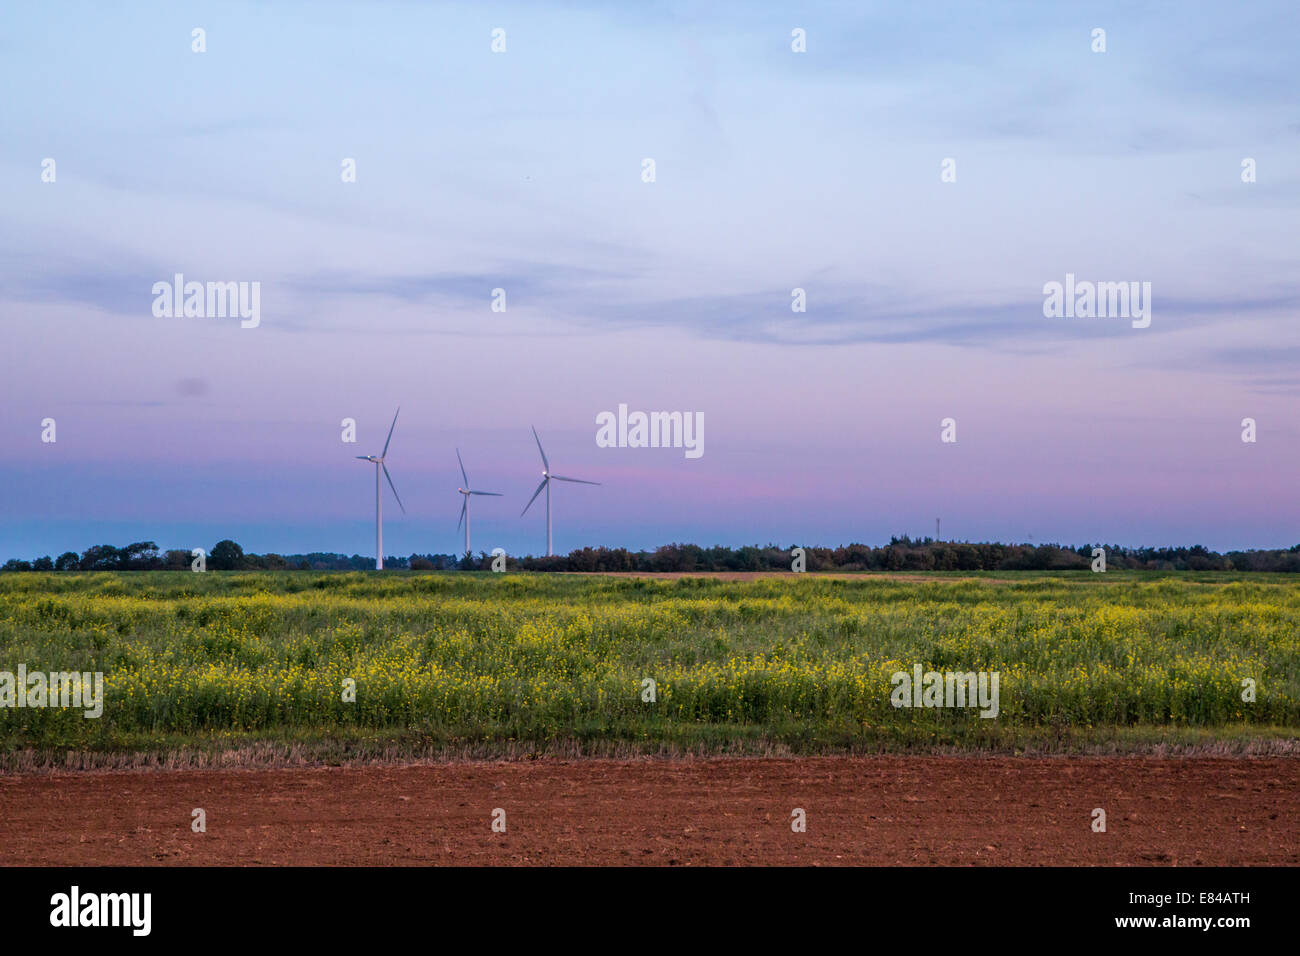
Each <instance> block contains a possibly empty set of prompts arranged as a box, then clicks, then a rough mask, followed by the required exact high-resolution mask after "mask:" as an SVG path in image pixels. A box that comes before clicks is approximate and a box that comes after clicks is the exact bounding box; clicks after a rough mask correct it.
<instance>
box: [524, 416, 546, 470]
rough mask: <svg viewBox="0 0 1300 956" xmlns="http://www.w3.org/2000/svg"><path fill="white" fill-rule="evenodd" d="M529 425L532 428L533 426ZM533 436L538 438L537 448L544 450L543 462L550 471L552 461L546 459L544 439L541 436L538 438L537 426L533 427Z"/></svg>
mask: <svg viewBox="0 0 1300 956" xmlns="http://www.w3.org/2000/svg"><path fill="white" fill-rule="evenodd" d="M529 427H530V428H531V427H532V426H531V425H530V426H529ZM533 438H536V439H537V450H538V451H541V452H542V464H543V465H544V466H545V467H546V470H547V471H550V470H551V463H550V462H549V461H547V460H546V452H544V451H542V440H541V439H540V438H537V429H536V428H533Z"/></svg>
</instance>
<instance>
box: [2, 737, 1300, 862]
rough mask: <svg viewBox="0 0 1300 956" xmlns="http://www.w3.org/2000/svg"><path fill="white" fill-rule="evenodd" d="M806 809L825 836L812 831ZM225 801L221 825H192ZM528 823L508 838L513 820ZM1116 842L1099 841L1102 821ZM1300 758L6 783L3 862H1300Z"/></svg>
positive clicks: (372, 770)
mask: <svg viewBox="0 0 1300 956" xmlns="http://www.w3.org/2000/svg"><path fill="white" fill-rule="evenodd" d="M797 807H798V808H803V809H804V810H805V811H806V814H807V831H806V832H804V833H796V832H793V831H792V830H791V821H792V819H793V817H792V815H791V814H792V811H793V810H794V809H795V808H797ZM195 808H202V809H203V810H205V811H206V822H207V832H206V833H195V832H193V831H192V829H191V820H192V811H193V810H194V809H195ZM496 808H501V809H503V810H504V811H505V817H506V832H505V833H494V832H493V831H492V828H491V823H492V817H493V811H494V810H495V809H496ZM1094 808H1102V809H1104V810H1105V811H1106V832H1105V833H1096V832H1093V830H1092V820H1093V809H1094ZM1297 863H1300V759H1295V758H1288V757H1281V758H1264V759H1256V758H1217V757H1184V758H1151V757H1047V758H1031V757H938V756H917V757H899V756H881V757H814V758H798V759H784V758H709V759H705V758H697V759H674V760H651V759H645V760H632V761H623V760H595V759H587V760H553V759H542V760H537V761H515V762H480V763H469V762H466V763H446V764H432V765H408V766H392V765H388V766H382V765H381V766H345V767H322V768H311V769H301V768H295V769H283V770H237V771H226V770H197V771H129V772H123V771H111V772H77V773H62V772H61V773H45V774H11V775H7V776H4V777H0V864H3V865H31V864H40V865H54V864H57V865H71V866H84V865H105V864H107V865H127V864H131V865H195V864H208V865H277V864H309V865H319V864H325V865H353V864H372V865H400V864H422V865H429V864H471V865H476V864H482V865H503V864H505V865H513V864H525V865H527V864H533V865H540V864H587V865H609V864H614V865H620V864H650V865H701V864H715V865H717V864H759V865H766V864H779V865H817V866H826V865H844V864H859V865H864V864H865V865H877V866H879V865H891V864H951V865H970V864H1011V865H1040V864H1063V865H1077V864H1084V865H1090V864H1091V865H1114V864H1120V865H1124V864H1131V865H1138V866H1143V865H1147V866H1149V865H1180V866H1199V865H1258V864H1269V865H1283V864H1290V865H1295V864H1297Z"/></svg>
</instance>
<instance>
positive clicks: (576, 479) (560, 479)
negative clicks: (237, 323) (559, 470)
mask: <svg viewBox="0 0 1300 956" xmlns="http://www.w3.org/2000/svg"><path fill="white" fill-rule="evenodd" d="M551 477H552V478H554V479H555V480H556V481H572V482H576V483H577V484H580V485H598V484H600V482H599V481H583V480H582V479H581V478H565V477H564V476H562V475H551Z"/></svg>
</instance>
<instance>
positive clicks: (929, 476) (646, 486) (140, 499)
mask: <svg viewBox="0 0 1300 956" xmlns="http://www.w3.org/2000/svg"><path fill="white" fill-rule="evenodd" d="M122 6H123V9H114V8H112V7H105V6H104V5H97V4H61V3H50V4H39V5H36V4H32V5H21V6H20V5H9V6H8V7H6V8H5V10H4V11H3V12H0V82H3V86H4V89H5V90H6V93H5V94H3V95H4V102H5V122H4V123H3V124H0V191H2V192H0V203H2V204H3V209H4V213H3V215H4V217H5V220H6V221H5V228H4V230H3V231H2V232H0V253H2V254H0V330H2V331H0V335H2V336H3V344H4V349H3V356H4V358H3V362H2V364H0V372H2V373H3V378H2V379H0V396H2V397H3V400H4V404H5V408H6V410H7V413H6V415H5V416H4V417H3V419H0V484H3V486H4V487H5V489H6V494H5V495H4V496H3V500H2V501H0V557H8V556H13V555H21V556H30V555H32V554H37V553H47V552H50V553H57V552H59V551H62V550H65V549H69V548H71V549H76V550H80V549H82V548H84V547H86V546H88V545H90V544H92V543H98V542H101V541H107V542H116V543H125V542H126V541H127V540H137V539H141V538H145V539H153V540H156V541H158V542H159V543H160V544H162V545H163V546H167V547H194V546H210V545H211V544H212V542H213V541H215V540H216V539H217V538H218V537H234V538H236V539H237V540H239V541H240V542H241V543H243V544H244V545H245V547H246V548H249V549H251V550H259V551H261V550H281V551H299V550H339V551H345V552H349V553H351V552H354V551H357V552H361V553H369V551H370V550H371V549H372V547H373V488H372V487H371V481H372V477H373V476H372V470H371V469H370V468H369V467H368V466H363V464H362V463H360V462H356V461H355V460H354V459H353V455H355V454H365V453H369V452H372V451H375V450H376V449H377V447H378V446H379V445H381V444H382V437H383V433H384V432H385V431H386V430H387V425H388V422H389V421H390V420H391V417H392V414H393V409H394V408H396V407H397V406H398V405H399V404H400V405H401V406H402V407H403V412H402V419H401V421H400V422H399V425H398V429H397V433H396V435H395V437H394V444H393V449H392V455H391V459H390V469H391V470H392V473H393V477H394V480H395V481H396V482H397V486H398V489H399V490H400V491H401V493H402V496H403V499H404V501H405V502H406V505H407V507H408V514H407V515H405V516H402V515H400V514H399V513H398V512H397V510H396V508H395V507H394V506H393V505H392V502H391V499H390V501H389V502H388V504H387V505H386V507H385V519H386V520H385V544H386V550H389V551H390V552H393V553H402V554H406V553H411V552H413V551H419V552H425V551H435V552H443V551H451V550H454V549H455V548H457V547H458V544H459V541H460V539H459V536H458V535H457V533H456V531H455V522H456V516H457V513H458V510H459V506H460V502H459V496H458V495H457V494H456V492H455V489H456V487H457V485H458V484H459V483H460V481H459V477H460V476H459V472H458V470H457V468H456V462H455V453H454V449H455V448H456V447H457V446H459V447H460V449H461V451H462V454H464V456H465V459H466V464H467V466H468V467H469V468H470V475H471V478H473V479H474V481H475V483H476V484H478V485H481V486H482V487H485V488H490V489H492V490H496V491H502V492H504V493H505V494H506V497H505V498H503V499H492V500H490V501H489V502H487V503H485V504H484V505H483V506H482V507H477V508H476V513H475V522H474V530H475V540H474V545H475V548H476V550H477V549H480V548H482V549H488V548H491V547H495V546H501V547H505V548H506V549H507V550H510V551H512V552H523V551H532V552H535V551H538V550H540V549H541V548H542V547H544V542H545V537H544V536H545V527H544V517H539V514H538V513H537V512H536V511H531V512H530V513H529V515H528V516H527V518H525V519H522V520H521V519H520V518H519V511H520V509H521V508H522V507H523V504H524V502H526V501H527V498H528V495H529V494H531V492H532V489H533V487H534V486H535V484H536V481H537V479H538V475H537V473H538V471H539V470H540V462H539V461H538V459H537V455H536V449H535V447H534V446H533V444H532V436H531V433H530V431H529V426H530V425H535V426H536V427H537V429H538V431H539V432H540V433H541V434H542V437H543V440H544V441H545V442H546V445H547V451H548V454H550V456H551V458H552V461H553V463H554V464H555V466H556V469H557V470H558V471H560V472H561V473H565V474H575V475H577V476H578V477H585V478H591V479H593V480H598V481H601V482H603V484H602V487H601V488H590V489H589V488H580V487H579V488H569V487H565V488H562V489H559V490H557V493H556V499H555V503H554V504H555V522H556V547H557V550H569V549H570V548H573V547H580V546H582V545H584V544H609V545H626V546H629V547H652V546H654V545H656V544H660V543H665V542H667V541H671V540H691V541H696V542H700V543H705V544H709V543H715V542H722V543H729V544H740V543H750V542H767V541H776V542H780V543H783V544H790V543H818V544H835V543H840V542H847V541H850V540H863V541H868V542H879V541H882V540H887V539H888V537H889V535H891V534H894V533H912V534H924V533H929V532H930V531H931V530H932V529H933V524H934V518H935V517H936V516H942V517H943V521H944V525H943V528H944V532H945V536H948V535H951V536H953V537H957V538H967V539H972V540H979V539H990V538H992V539H1003V540H1007V539H1014V540H1026V539H1028V538H1029V537H1031V536H1032V538H1033V539H1034V540H1064V541H1077V542H1083V541H1093V540H1107V541H1116V542H1121V543H1130V544H1159V543H1185V544H1190V543H1195V542H1200V543H1204V544H1207V545H1210V546H1212V547H1221V548H1227V547H1251V546H1254V547H1276V546H1289V545H1291V544H1294V543H1296V542H1297V541H1300V530H1298V523H1297V517H1298V515H1297V506H1296V502H1295V493H1294V487H1295V475H1296V471H1297V464H1300V454H1298V453H1297V449H1298V448H1300V413H1298V412H1297V399H1298V398H1300V364H1298V363H1297V358H1300V332H1298V331H1297V324H1296V312H1297V307H1298V306H1300V259H1298V257H1297V252H1298V251H1300V250H1298V249H1297V245H1298V240H1297V235H1298V231H1297V228H1296V223H1297V212H1298V211H1300V109H1298V108H1297V106H1296V99H1295V90H1296V80H1297V67H1296V65H1295V63H1296V61H1295V56H1294V50H1295V49H1296V48H1297V41H1298V40H1300V30H1298V29H1297V27H1300V10H1298V8H1297V7H1296V6H1295V5H1294V4H1291V3H1248V4H1243V5H1232V6H1228V5H1222V4H1215V5H1198V4H1128V3H1125V4H1087V5H1084V4H1079V5H1073V4H1028V3H1026V4H1006V5H997V6H985V5H974V4H959V3H952V4H944V3H934V4H913V5H903V4H890V5H885V4H825V5H822V4H757V5H739V4H738V5H727V4H722V5H707V9H701V8H702V7H704V6H705V5H691V4H637V5H622V4H596V3H590V4H522V5H498V4H463V5H454V4H447V5H443V4H419V3H396V4H328V3H324V4H322V3H313V4H294V3H265V4H239V3H230V4H227V3H222V4H135V3H133V4H127V5H122ZM195 27H202V28H203V29H204V30H205V31H206V45H207V50H206V52H204V53H201V54H198V53H194V52H192V50H191V30H192V29H193V28H195ZM1096 27H1101V28H1103V29H1105V30H1106V41H1107V50H1106V52H1105V53H1101V54H1098V53H1093V52H1092V50H1091V48H1090V47H1091V42H1092V41H1091V33H1092V30H1093V29H1094V28H1096ZM494 28H502V29H504V30H505V32H506V52H504V53H493V52H492V51H491V49H490V44H491V32H492V30H493V29H494ZM795 28H802V29H804V30H805V31H806V34H807V52H806V53H801V54H796V53H793V52H792V51H791V48H790V44H791V31H792V30H793V29H795ZM647 157H649V158H653V159H654V160H655V164H656V181H655V182H653V183H645V182H643V181H642V179H641V169H642V161H643V159H645V158H647ZM1246 157H1250V158H1253V159H1254V160H1255V162H1256V168H1257V181H1256V182H1254V183H1250V184H1247V183H1243V182H1242V180H1241V163H1242V160H1243V158H1246ZM45 158H53V159H54V160H55V161H56V164H57V179H56V181H55V182H54V183H45V182H42V181H41V168H42V166H41V164H42V160H43V159H45ZM344 158H353V159H355V160H356V164H357V181H356V182H354V183H344V182H342V181H341V179H340V164H341V162H342V160H343V159H344ZM945 158H953V159H955V161H956V169H957V179H956V181H955V182H951V183H944V182H941V181H940V164H941V162H942V161H943V160H944V159H945ZM176 272H181V273H184V274H185V275H186V276H187V277H188V278H191V279H197V280H200V281H206V280H248V281H259V282H260V283H261V289H262V318H261V324H260V326H259V327H258V328H256V329H241V328H240V327H239V323H238V322H237V321H230V320H225V319H215V318H189V319H184V318H157V317H155V316H154V315H153V314H152V311H151V304H152V294H151V287H152V284H153V283H154V282H156V281H159V280H170V278H171V276H172V275H173V274H174V273H176ZM1067 272H1069V273H1074V274H1075V275H1077V276H1079V277H1081V278H1090V279H1094V280H1101V281H1129V280H1134V281H1149V282H1151V284H1152V289H1153V301H1154V308H1153V316H1152V323H1151V326H1150V327H1149V328H1147V329H1140V330H1139V329H1133V328H1131V327H1130V325H1129V323H1128V322H1127V321H1125V320H1122V319H1113V318H1105V319H1103V318H1095V319H1073V320H1067V319H1047V318H1045V317H1044V316H1043V313H1042V301H1043V295H1042V287H1043V285H1044V283H1047V282H1050V281H1061V280H1063V278H1064V276H1065V274H1066V273H1067ZM796 287H798V288H803V289H805V290H806V294H807V301H808V308H807V311H806V312H804V313H792V312H791V309H790V302H791V290H792V289H794V288H796ZM494 288H504V289H505V290H506V295H507V302H508V307H507V311H506V312H505V313H495V312H493V311H491V308H490V303H491V294H492V290H493V289H494ZM619 403H627V404H629V405H630V406H631V407H632V408H634V409H637V408H639V409H645V410H655V409H665V410H684V411H700V412H703V413H704V415H705V418H706V421H707V423H708V424H707V448H706V453H705V455H704V457H703V458H701V459H699V460H687V459H685V457H684V456H683V455H682V454H681V452H680V451H675V450H669V449H626V448H622V449H606V448H598V447H597V446H596V444H595V440H594V437H595V430H596V429H595V416H596V415H597V414H598V413H599V412H601V411H606V410H613V409H616V408H617V406H618V404H619ZM47 417H52V418H54V419H55V420H56V422H57V430H58V431H57V435H58V440H57V442H56V443H54V444H48V443H42V442H41V440H40V437H41V425H40V423H41V421H42V419H44V418H47ZM345 417H352V418H355V419H356V420H357V422H358V429H359V436H358V437H359V443H358V445H356V446H353V445H346V444H343V443H342V442H341V441H340V433H341V428H340V424H339V423H340V421H341V420H342V419H343V418H345ZM945 417H952V418H955V419H956V421H957V423H958V441H957V442H956V443H955V444H942V443H941V442H940V441H939V434H940V428H939V422H940V420H941V419H942V418H945ZM1245 417H1252V418H1254V419H1255V420H1256V421H1257V423H1258V441H1257V442H1256V443H1253V444H1246V443H1243V442H1242V441H1241V440H1240V433H1241V427H1240V422H1241V420H1242V419H1243V418H1245ZM475 504H476V506H478V504H479V502H476V503H475Z"/></svg>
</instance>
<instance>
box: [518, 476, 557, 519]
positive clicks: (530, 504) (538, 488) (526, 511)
mask: <svg viewBox="0 0 1300 956" xmlns="http://www.w3.org/2000/svg"><path fill="white" fill-rule="evenodd" d="M550 480H551V479H549V478H543V479H542V483H541V484H540V485H538V486H537V490H536V491H534V492H533V496H532V497H531V498H529V499H528V504H526V505H524V510H523V511H521V512H519V517H521V518H522V517H523V516H524V515H526V514H528V509H529V508H531V507H532V506H533V502H534V501H536V500H537V496H538V495H540V494H541V493H542V489H543V488H545V487H546V483H547V482H548V481H550Z"/></svg>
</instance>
